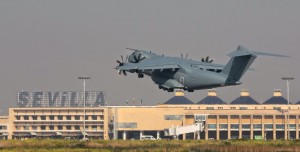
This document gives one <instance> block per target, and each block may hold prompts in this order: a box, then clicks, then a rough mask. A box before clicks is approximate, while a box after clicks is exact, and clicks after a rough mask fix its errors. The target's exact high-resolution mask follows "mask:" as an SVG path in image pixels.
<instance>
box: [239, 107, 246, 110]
mask: <svg viewBox="0 0 300 152" xmlns="http://www.w3.org/2000/svg"><path fill="white" fill-rule="evenodd" d="M247 109H248V107H240V110H247Z"/></svg>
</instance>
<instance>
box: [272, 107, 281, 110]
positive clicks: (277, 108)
mask: <svg viewBox="0 0 300 152" xmlns="http://www.w3.org/2000/svg"><path fill="white" fill-rule="evenodd" d="M273 110H281V107H273Z"/></svg>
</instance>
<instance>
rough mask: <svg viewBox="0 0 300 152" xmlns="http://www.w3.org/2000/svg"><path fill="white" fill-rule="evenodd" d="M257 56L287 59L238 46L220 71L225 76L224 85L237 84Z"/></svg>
mask: <svg viewBox="0 0 300 152" xmlns="http://www.w3.org/2000/svg"><path fill="white" fill-rule="evenodd" d="M257 55H267V56H275V57H288V56H285V55H278V54H272V53H265V52H255V51H250V50H249V49H247V48H246V47H243V46H241V45H240V46H238V47H237V49H236V50H235V51H234V52H232V53H230V54H228V56H229V57H231V59H230V60H229V62H228V63H227V65H226V66H225V67H224V69H223V71H222V73H223V74H224V75H226V76H227V80H226V84H238V83H239V81H240V79H241V78H242V76H243V75H244V74H245V72H246V71H247V70H248V68H249V67H250V66H251V64H252V63H253V61H254V60H255V59H256V57H257Z"/></svg>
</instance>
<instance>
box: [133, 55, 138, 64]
mask: <svg viewBox="0 0 300 152" xmlns="http://www.w3.org/2000/svg"><path fill="white" fill-rule="evenodd" d="M133 58H134V63H138V62H139V61H138V58H136V56H135V55H134V56H133Z"/></svg>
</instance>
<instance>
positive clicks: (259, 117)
mask: <svg viewBox="0 0 300 152" xmlns="http://www.w3.org/2000/svg"><path fill="white" fill-rule="evenodd" d="M261 118H262V116H261V115H253V119H261Z"/></svg>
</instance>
